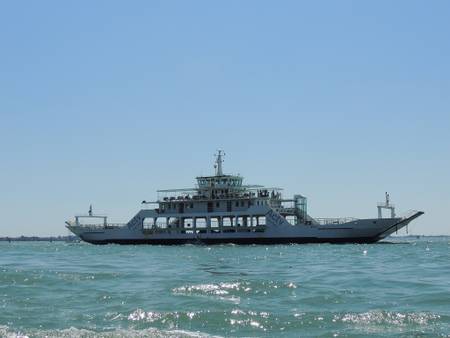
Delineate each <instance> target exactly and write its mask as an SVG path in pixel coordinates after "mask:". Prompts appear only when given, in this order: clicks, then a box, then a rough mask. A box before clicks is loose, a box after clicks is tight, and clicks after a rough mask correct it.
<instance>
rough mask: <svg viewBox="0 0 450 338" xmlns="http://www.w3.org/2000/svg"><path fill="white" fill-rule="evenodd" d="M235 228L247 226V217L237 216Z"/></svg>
mask: <svg viewBox="0 0 450 338" xmlns="http://www.w3.org/2000/svg"><path fill="white" fill-rule="evenodd" d="M236 226H238V227H245V226H247V216H239V217H238V218H237V220H236Z"/></svg>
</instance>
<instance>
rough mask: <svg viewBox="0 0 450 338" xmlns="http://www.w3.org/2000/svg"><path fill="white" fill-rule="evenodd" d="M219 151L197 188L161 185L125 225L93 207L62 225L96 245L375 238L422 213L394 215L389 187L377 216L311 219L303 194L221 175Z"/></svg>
mask: <svg viewBox="0 0 450 338" xmlns="http://www.w3.org/2000/svg"><path fill="white" fill-rule="evenodd" d="M223 155H224V153H223V152H222V151H220V150H219V151H218V153H217V155H216V161H215V165H214V167H215V175H214V176H201V177H197V185H196V187H195V188H190V189H170V190H158V199H157V201H155V202H146V201H143V202H142V205H143V208H142V209H141V210H140V211H139V212H138V213H137V214H136V215H135V216H134V217H133V218H132V219H131V220H130V221H129V222H128V223H126V224H111V223H108V221H107V217H106V216H99V215H93V213H92V207H91V208H90V209H89V213H88V215H78V216H75V220H74V221H69V222H66V224H67V228H68V229H69V230H70V231H72V232H73V233H74V234H76V235H78V236H79V237H80V238H81V239H82V240H84V241H86V242H89V243H93V244H107V243H118V244H185V243H204V244H216V243H236V244H275V243H320V242H330V243H348V242H354V243H356V242H357V243H373V242H376V241H379V240H380V239H383V238H385V237H386V236H388V235H390V234H391V233H393V232H396V231H398V230H399V229H401V228H403V227H404V226H406V225H407V224H408V223H409V222H411V221H412V220H413V219H415V218H417V217H419V216H420V215H422V214H423V212H422V211H412V212H409V213H408V214H407V215H406V216H404V217H396V215H395V208H394V206H393V205H392V204H391V203H390V201H389V195H388V194H387V193H386V202H385V203H380V204H379V205H378V218H370V219H356V218H333V219H330V218H312V217H311V216H310V215H308V212H307V199H306V197H304V196H302V195H294V196H293V198H283V196H282V189H280V188H269V187H264V186H261V185H244V184H243V177H242V176H240V175H227V174H224V173H223V166H222V164H223ZM153 205H154V206H156V208H152V207H151V206H153ZM382 209H389V210H390V211H391V215H390V217H388V218H383V217H382V213H381V210H382ZM93 220H101V223H100V224H92V221H93ZM87 223H89V224H87Z"/></svg>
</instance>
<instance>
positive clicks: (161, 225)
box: [156, 217, 167, 229]
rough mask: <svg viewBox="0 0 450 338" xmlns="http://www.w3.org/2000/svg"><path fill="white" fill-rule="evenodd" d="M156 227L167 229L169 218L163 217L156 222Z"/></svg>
mask: <svg viewBox="0 0 450 338" xmlns="http://www.w3.org/2000/svg"><path fill="white" fill-rule="evenodd" d="M156 226H157V227H158V228H161V229H165V228H167V218H165V217H162V218H158V219H157V220H156Z"/></svg>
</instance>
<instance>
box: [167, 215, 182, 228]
mask: <svg viewBox="0 0 450 338" xmlns="http://www.w3.org/2000/svg"><path fill="white" fill-rule="evenodd" d="M178 224H180V222H179V221H178V218H176V217H169V223H168V225H169V226H168V227H169V228H178Z"/></svg>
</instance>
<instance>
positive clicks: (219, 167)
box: [214, 150, 225, 176]
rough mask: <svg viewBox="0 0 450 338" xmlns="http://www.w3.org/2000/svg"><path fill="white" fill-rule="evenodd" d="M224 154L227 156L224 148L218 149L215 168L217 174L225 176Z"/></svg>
mask: <svg viewBox="0 0 450 338" xmlns="http://www.w3.org/2000/svg"><path fill="white" fill-rule="evenodd" d="M223 156H225V152H223V150H218V151H217V154H216V163H215V164H214V168H215V169H216V176H223V170H222V163H223V158H222V157H223Z"/></svg>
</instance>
